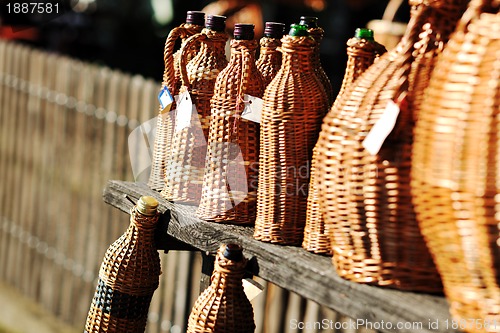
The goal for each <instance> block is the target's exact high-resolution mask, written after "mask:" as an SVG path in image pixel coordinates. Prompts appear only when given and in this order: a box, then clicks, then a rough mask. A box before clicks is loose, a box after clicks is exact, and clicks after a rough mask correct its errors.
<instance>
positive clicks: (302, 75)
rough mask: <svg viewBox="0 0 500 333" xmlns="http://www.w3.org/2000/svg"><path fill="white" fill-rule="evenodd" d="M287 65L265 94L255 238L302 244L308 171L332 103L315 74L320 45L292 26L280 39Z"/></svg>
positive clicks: (294, 25)
mask: <svg viewBox="0 0 500 333" xmlns="http://www.w3.org/2000/svg"><path fill="white" fill-rule="evenodd" d="M281 49H282V52H283V63H282V65H281V68H280V70H279V72H278V74H276V77H275V78H274V79H273V80H272V81H271V83H270V84H269V86H268V87H267V88H266V91H265V93H264V107H263V110H262V120H261V132H260V133H261V135H260V158H259V189H258V199H257V218H256V222H255V232H254V237H255V238H256V239H258V240H262V241H266V242H273V243H280V244H293V245H300V244H301V243H302V237H303V233H304V225H305V222H306V207H307V191H308V186H309V168H310V162H311V157H312V151H313V147H314V144H315V143H316V140H317V137H318V133H319V128H320V125H321V120H322V119H323V117H324V115H325V113H326V112H327V111H328V99H327V96H326V93H325V90H324V89H323V87H322V85H321V82H320V81H319V79H318V77H317V76H316V75H315V67H314V66H315V64H314V62H313V58H312V55H313V53H314V52H315V50H316V42H315V41H314V39H313V38H312V37H310V36H309V33H308V32H307V27H306V26H304V25H298V24H293V25H292V28H291V29H290V33H289V35H286V36H285V37H283V39H282V45H281Z"/></svg>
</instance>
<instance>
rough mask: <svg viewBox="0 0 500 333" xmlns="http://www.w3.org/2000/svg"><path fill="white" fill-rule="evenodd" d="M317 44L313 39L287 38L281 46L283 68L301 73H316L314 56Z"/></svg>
mask: <svg viewBox="0 0 500 333" xmlns="http://www.w3.org/2000/svg"><path fill="white" fill-rule="evenodd" d="M315 45H316V42H315V41H314V39H312V38H311V37H292V36H285V37H284V38H283V44H282V46H281V51H282V57H283V58H282V59H283V60H282V62H283V65H282V67H283V68H290V69H292V70H300V71H301V72H307V71H314V69H315V67H314V66H315V62H314V59H313V57H312V56H313V54H314V52H315Z"/></svg>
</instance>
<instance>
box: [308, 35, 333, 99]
mask: <svg viewBox="0 0 500 333" xmlns="http://www.w3.org/2000/svg"><path fill="white" fill-rule="evenodd" d="M307 31H308V32H309V34H310V35H311V37H312V38H314V40H315V41H316V46H315V50H314V52H313V54H312V61H313V66H314V70H315V72H316V75H317V76H318V78H319V80H320V81H321V84H322V86H323V88H324V89H325V92H326V96H327V98H328V107H330V106H331V105H332V103H333V101H334V100H335V96H334V95H333V88H332V83H331V82H330V79H329V78H328V76H327V75H326V73H325V70H324V69H323V66H322V65H321V58H320V51H319V48H320V44H321V41H322V40H323V36H324V34H325V31H324V30H323V28H320V27H316V28H309V29H307Z"/></svg>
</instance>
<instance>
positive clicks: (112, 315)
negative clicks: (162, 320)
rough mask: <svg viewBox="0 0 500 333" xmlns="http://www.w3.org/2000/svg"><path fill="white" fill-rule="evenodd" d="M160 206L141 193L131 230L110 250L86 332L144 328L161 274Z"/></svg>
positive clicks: (131, 220) (132, 332) (137, 330)
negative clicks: (157, 242) (157, 234)
mask: <svg viewBox="0 0 500 333" xmlns="http://www.w3.org/2000/svg"><path fill="white" fill-rule="evenodd" d="M157 207H158V201H157V200H156V199H155V198H153V197H148V196H143V197H141V198H140V199H139V201H138V202H137V205H136V206H135V207H133V208H132V210H131V213H130V214H131V217H130V226H129V227H128V229H127V231H126V232H125V233H124V234H123V235H122V236H121V237H120V238H119V239H117V240H116V241H115V242H114V243H113V244H112V245H111V246H110V247H109V248H108V250H107V251H106V254H105V256H104V259H103V261H102V264H101V268H100V270H99V282H98V285H97V289H96V292H95V295H94V298H93V300H92V304H91V306H90V310H89V313H88V316H87V322H86V324H85V332H89V333H91V332H116V333H122V332H131V333H136V332H144V330H145V328H146V321H147V315H148V309H149V305H150V302H151V298H152V296H153V293H154V291H155V290H156V288H158V282H159V276H160V274H161V267H160V257H159V255H158V251H157V249H156V246H155V243H154V232H155V227H156V224H157V222H158V217H159V214H158V212H157Z"/></svg>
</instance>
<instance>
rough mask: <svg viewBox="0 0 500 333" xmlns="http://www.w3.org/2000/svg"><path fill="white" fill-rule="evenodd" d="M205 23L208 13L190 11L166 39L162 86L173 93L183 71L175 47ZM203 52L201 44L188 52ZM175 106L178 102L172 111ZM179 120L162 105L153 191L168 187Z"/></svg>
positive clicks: (152, 182)
mask: <svg viewBox="0 0 500 333" xmlns="http://www.w3.org/2000/svg"><path fill="white" fill-rule="evenodd" d="M204 24H205V13H203V12H197V11H188V12H187V17H186V23H183V24H181V25H180V26H178V27H176V28H174V29H172V30H171V31H170V33H169V34H168V37H167V40H166V41H165V51H164V53H163V59H164V62H165V70H164V72H163V82H162V86H163V87H167V88H168V90H169V91H170V94H171V95H172V97H173V96H175V95H177V94H179V89H180V87H181V73H180V68H179V62H180V61H179V60H180V59H179V58H180V51H181V50H180V49H179V50H177V51H176V52H175V53H174V47H175V44H176V42H177V40H178V39H179V38H181V40H182V44H184V43H185V41H186V39H187V38H188V37H191V36H193V35H195V34H197V33H200V32H201V30H202V29H203V26H204ZM198 51H199V45H197V44H194V45H193V47H192V48H191V49H190V52H188V53H187V59H188V60H191V58H192V57H193V56H194V55H195V54H196V53H197V52H198ZM173 109H175V101H174V102H173V105H172V107H171V109H170V110H173ZM174 121H175V119H173V112H168V111H167V112H163V110H162V108H161V106H160V110H159V115H158V122H157V125H156V137H155V143H154V148H153V160H152V165H151V174H150V176H149V182H148V185H149V187H151V188H152V189H153V190H157V191H161V190H162V189H163V187H164V186H165V165H166V163H167V159H168V158H169V156H170V145H171V144H172V142H171V141H172V131H173V124H174Z"/></svg>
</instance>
